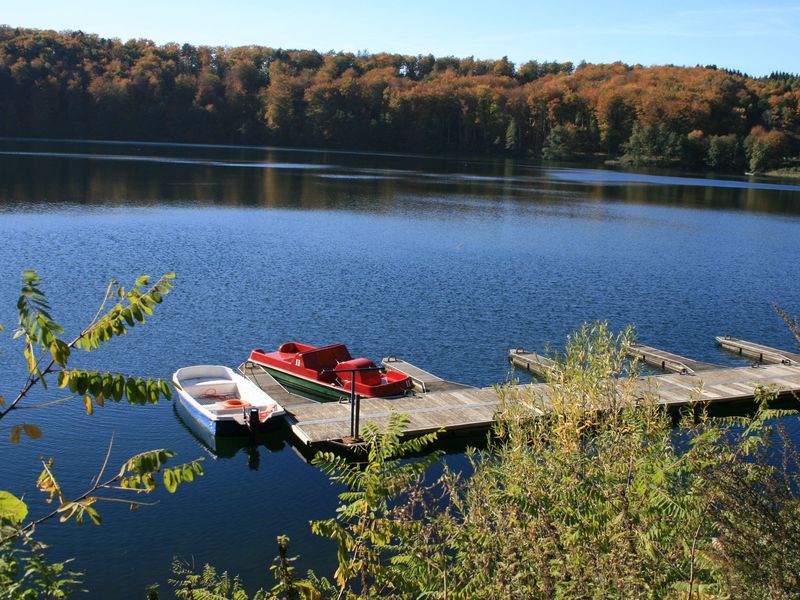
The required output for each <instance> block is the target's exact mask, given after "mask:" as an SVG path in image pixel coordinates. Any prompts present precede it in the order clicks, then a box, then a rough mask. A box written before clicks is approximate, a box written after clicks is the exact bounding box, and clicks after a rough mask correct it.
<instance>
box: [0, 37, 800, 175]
mask: <svg viewBox="0 0 800 600" xmlns="http://www.w3.org/2000/svg"><path fill="white" fill-rule="evenodd" d="M0 135H2V136H24V137H48V138H50V137H63V138H96V139H119V140H125V139H130V140H161V141H166V140H168V141H185V142H212V143H245V144H280V145H292V146H315V147H331V148H352V149H374V150H396V151H405V152H459V153H484V154H498V155H500V154H508V155H525V156H534V157H539V156H543V157H544V158H550V159H573V158H582V159H585V158H620V159H621V160H622V161H623V162H629V163H634V164H663V165H679V166H686V167H691V168H700V167H702V168H710V169H714V170H740V171H741V170H749V171H766V170H769V169H773V168H776V167H791V166H792V165H797V164H798V163H799V162H800V158H797V157H798V155H800V76H797V75H791V74H787V73H773V74H772V75H770V76H769V77H762V78H753V77H748V76H746V75H744V74H742V73H738V72H732V71H728V70H723V69H718V68H716V67H715V66H713V65H712V66H705V67H700V66H697V67H675V66H654V67H643V66H640V65H633V66H631V65H626V64H623V63H619V62H618V63H613V64H589V63H581V64H579V65H574V64H573V63H569V62H567V63H558V62H537V61H530V62H527V63H524V64H521V65H515V64H514V63H512V62H510V61H509V60H508V59H507V58H505V57H504V58H502V59H500V60H478V59H475V58H472V57H468V58H454V57H439V58H436V57H434V56H432V55H427V56H404V55H400V54H385V53H379V54H369V53H359V54H351V53H341V52H340V53H333V52H329V53H319V52H316V51H306V50H282V49H273V48H268V47H261V46H246V47H238V48H223V47H215V48H212V47H207V46H192V45H190V44H183V45H179V44H165V45H156V44H154V43H153V42H151V41H149V40H143V39H139V40H129V41H127V42H122V41H120V40H118V39H105V38H102V37H99V36H97V35H91V34H85V33H83V32H81V31H66V32H54V31H41V30H33V29H21V28H14V27H8V26H0ZM793 157H795V158H793Z"/></svg>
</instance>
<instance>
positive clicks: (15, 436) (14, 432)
mask: <svg viewBox="0 0 800 600" xmlns="http://www.w3.org/2000/svg"><path fill="white" fill-rule="evenodd" d="M21 433H22V425H14V427H12V428H11V443H12V444H19V436H20V434H21Z"/></svg>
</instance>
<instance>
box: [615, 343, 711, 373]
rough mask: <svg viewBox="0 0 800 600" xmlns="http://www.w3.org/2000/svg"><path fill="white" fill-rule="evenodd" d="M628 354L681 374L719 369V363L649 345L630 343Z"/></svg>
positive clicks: (649, 363) (662, 368)
mask: <svg viewBox="0 0 800 600" xmlns="http://www.w3.org/2000/svg"><path fill="white" fill-rule="evenodd" d="M628 355H629V356H632V357H634V358H638V359H639V360H641V361H642V362H643V363H645V364H648V365H651V366H654V367H659V368H660V369H661V370H662V371H672V372H673V373H681V374H683V375H694V374H695V373H698V372H699V371H710V370H713V369H721V368H722V367H720V366H719V365H712V364H711V363H704V362H700V361H699V360H693V359H691V358H686V357H685V356H680V355H679V354H673V353H672V352H667V351H665V350H659V349H658V348H653V347H651V346H644V345H642V344H631V347H630V349H629V350H628Z"/></svg>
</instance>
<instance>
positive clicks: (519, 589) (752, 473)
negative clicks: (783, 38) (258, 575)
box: [173, 317, 800, 599]
mask: <svg viewBox="0 0 800 600" xmlns="http://www.w3.org/2000/svg"><path fill="white" fill-rule="evenodd" d="M787 319H788V317H787ZM789 321H790V324H792V325H793V326H794V327H795V328H797V325H798V323H797V321H796V320H795V321H792V320H791V319H789ZM795 331H796V332H797V329H795ZM799 335H800V334H799ZM798 339H799V340H800V337H799V338H798ZM629 343H630V336H629V334H623V335H621V336H618V337H616V338H615V337H614V336H612V335H611V334H610V333H609V332H608V330H607V329H606V327H605V326H604V325H595V326H594V327H584V328H582V329H581V330H580V331H579V332H577V333H576V334H575V335H574V336H572V337H571V338H570V339H569V341H568V344H567V350H566V354H565V356H564V357H562V358H561V360H559V362H558V364H557V367H556V368H555V369H554V371H553V373H552V380H551V382H552V384H553V385H552V387H551V395H550V398H549V405H550V407H551V408H550V409H548V410H547V411H546V412H545V413H544V414H543V413H542V412H541V409H543V408H544V404H543V402H544V400H543V399H542V398H540V397H536V396H534V395H530V394H526V393H524V392H523V393H521V394H517V393H516V392H514V391H512V390H511V389H502V390H500V391H501V393H502V395H503V399H504V402H503V405H502V406H503V408H502V414H501V415H500V420H499V423H498V425H497V428H496V430H495V432H494V433H495V436H494V438H493V441H492V442H491V444H490V447H489V448H488V450H486V451H484V452H474V453H472V454H471V459H472V463H473V467H474V474H473V475H472V476H471V477H470V478H468V479H462V478H460V477H459V476H458V475H457V474H455V473H451V472H449V471H448V470H447V469H444V473H443V474H442V475H441V476H438V477H436V478H435V480H433V481H430V480H426V479H425V477H424V473H425V472H426V471H427V470H428V468H429V467H430V466H431V465H432V464H433V463H434V462H435V460H436V455H435V454H433V455H429V456H427V457H426V458H422V459H409V460H404V461H402V460H399V458H400V457H401V456H402V455H403V454H404V453H405V452H408V451H412V452H418V451H419V450H420V449H421V447H422V446H424V445H425V444H427V443H429V442H430V441H431V438H430V437H428V438H420V439H417V440H415V441H410V442H409V441H406V442H403V441H401V439H400V433H401V431H402V426H403V423H404V420H403V418H402V417H399V416H396V415H395V416H394V417H393V419H392V420H391V422H390V423H389V426H388V427H387V428H386V430H385V431H379V430H378V429H377V428H375V427H374V426H370V427H368V428H367V430H366V431H367V432H366V439H367V440H368V442H369V456H368V460H367V462H366V464H364V465H352V464H349V463H347V462H345V461H344V460H342V459H340V458H337V457H335V456H333V455H331V454H322V455H320V456H318V457H317V459H316V464H317V465H319V466H320V467H321V468H323V469H324V470H325V471H326V472H328V473H329V474H330V475H331V476H332V478H333V480H334V481H337V482H339V483H342V484H344V485H345V486H346V487H347V491H345V492H344V493H342V494H341V495H340V499H341V505H340V508H339V509H338V511H337V513H336V516H335V517H334V518H331V519H328V520H324V521H320V522H316V523H313V524H312V529H313V530H314V531H315V532H316V533H318V534H319V535H322V536H325V537H329V538H331V539H333V540H335V541H336V543H337V545H338V554H337V556H338V560H339V567H338V569H337V570H336V572H335V573H334V575H333V578H332V579H331V580H328V579H325V578H320V577H319V576H317V575H315V574H313V573H309V574H308V576H307V577H306V578H298V577H297V576H296V574H295V573H294V571H293V568H292V566H291V560H292V559H290V558H288V555H287V549H286V539H285V538H281V539H280V540H279V556H278V558H277V559H276V563H275V565H274V566H273V568H272V571H273V573H274V574H275V576H276V579H277V584H276V586H275V587H274V588H273V589H272V590H270V591H260V592H258V593H257V594H256V595H255V596H254V598H260V599H261V598H362V597H363V598H372V597H380V596H392V597H401V598H453V599H455V598H496V599H501V598H502V599H505V598H520V599H522V598H631V597H636V598H640V597H646V598H687V599H691V598H795V597H797V595H798V590H800V519H799V518H798V517H800V498H798V489H800V487H798V486H799V485H800V470H798V469H800V465H798V454H797V451H796V449H794V448H793V446H792V444H791V442H790V440H789V439H788V438H787V436H786V433H785V432H784V431H783V429H782V426H781V421H778V420H774V419H773V417H777V416H782V415H783V416H785V415H786V413H779V412H776V411H773V410H770V409H769V408H768V407H767V403H768V400H769V399H770V397H771V395H770V393H769V391H768V390H764V391H763V393H762V395H761V396H760V404H759V410H758V412H757V413H756V414H755V415H754V416H752V417H748V418H730V419H725V420H712V419H709V418H707V417H706V416H705V415H703V414H700V415H699V417H698V416H697V415H687V416H686V417H685V418H684V419H683V420H682V422H681V424H680V426H679V427H678V428H677V429H676V428H675V427H674V425H673V422H672V419H671V418H670V417H669V416H668V415H666V414H665V413H664V412H663V410H662V409H660V408H659V407H658V406H656V405H655V403H654V402H653V401H652V399H650V398H648V397H647V394H645V395H644V397H641V396H640V394H639V393H637V392H635V390H634V382H633V376H634V375H635V373H631V372H629V371H627V368H628V367H627V366H626V362H625V358H624V356H625V352H624V351H625V347H626V346H627V344H629ZM620 375H622V376H623V378H622V380H619V381H615V380H614V378H616V377H617V376H620ZM173 583H174V585H175V586H176V591H177V593H178V596H179V597H182V598H194V599H200V598H237V599H245V598H248V597H249V596H248V595H247V593H246V592H245V591H244V588H243V586H242V582H241V581H239V580H238V579H235V578H234V579H232V578H230V577H229V576H228V575H227V574H222V575H220V574H218V573H217V572H216V571H215V570H214V569H213V567H209V566H207V567H206V568H205V569H204V570H203V571H202V572H201V573H193V572H192V571H191V570H190V569H187V568H186V567H185V566H181V565H178V566H177V568H176V580H175V581H174V582H173Z"/></svg>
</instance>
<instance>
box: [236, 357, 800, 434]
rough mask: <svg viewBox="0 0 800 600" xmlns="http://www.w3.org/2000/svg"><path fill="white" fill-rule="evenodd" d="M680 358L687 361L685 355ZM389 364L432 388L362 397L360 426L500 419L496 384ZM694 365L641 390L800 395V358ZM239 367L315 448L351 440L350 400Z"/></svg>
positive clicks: (681, 402)
mask: <svg viewBox="0 0 800 600" xmlns="http://www.w3.org/2000/svg"><path fill="white" fill-rule="evenodd" d="M772 350H774V349H772ZM779 353H780V352H779ZM529 354H530V355H533V356H535V357H538V356H539V355H537V354H536V353H525V352H524V351H522V352H517V351H515V350H512V351H511V352H510V358H511V360H512V361H513V362H514V363H515V364H519V365H522V364H523V362H524V361H525V360H528V359H529V357H528V356H527V355H529ZM668 354H669V353H668ZM781 354H782V353H781ZM669 356H678V355H669ZM678 358H681V359H682V358H684V357H678ZM775 358H777V357H775ZM532 360H534V361H535V360H538V359H536V358H533V359H532ZM665 360H666V359H665ZM670 360H673V359H670ZM679 362H681V363H684V364H685V361H684V360H681V361H679ZM384 364H387V365H389V366H390V367H391V368H393V369H397V370H401V371H403V372H405V373H407V374H409V375H410V376H411V377H412V378H414V380H415V384H417V385H418V386H419V388H420V390H427V391H414V392H413V393H411V394H410V395H407V396H404V397H400V398H391V399H387V398H363V399H361V400H360V422H361V424H362V426H363V424H364V423H366V422H367V421H373V422H376V423H378V424H384V423H385V422H386V421H387V420H388V417H389V415H390V414H391V412H392V411H395V412H399V413H405V414H407V415H408V417H409V424H408V428H407V430H406V434H407V435H420V434H423V433H427V432H430V431H439V430H442V431H445V432H448V433H456V434H457V433H461V432H463V433H475V432H477V431H485V430H487V429H489V428H490V427H491V425H492V423H493V422H494V418H495V414H496V412H497V410H498V408H499V403H500V400H499V397H498V393H497V390H496V389H495V388H493V387H486V388H474V387H470V386H466V385H463V384H457V383H453V382H448V381H446V380H444V379H442V378H440V377H436V376H435V375H433V374H431V373H429V372H427V371H425V370H423V369H420V368H419V367H416V366H414V365H412V364H410V363H408V362H406V361H402V360H399V359H396V358H389V359H384ZM542 364H546V363H541V362H540V363H537V365H539V366H537V367H536V368H541V365H542ZM688 366H690V367H691V369H692V374H690V373H689V372H688V371H681V372H676V373H672V374H668V375H652V376H648V377H641V378H639V379H638V381H637V388H638V393H641V394H644V393H650V394H653V395H654V397H655V398H656V399H657V401H658V402H659V403H660V404H662V405H664V406H667V407H670V408H674V407H682V406H688V405H693V404H697V403H714V404H716V403H730V402H741V401H752V400H753V399H754V397H755V394H756V392H757V390H758V389H759V388H761V387H767V388H772V389H774V390H775V391H777V392H779V393H780V394H781V395H784V396H785V395H789V394H800V362H797V363H792V364H784V363H782V362H774V363H773V364H765V365H758V366H745V367H736V368H722V367H714V366H713V365H709V364H708V363H700V362H698V361H691V362H690V363H688ZM695 367H697V368H695ZM240 371H241V372H242V373H243V374H244V375H245V376H246V377H248V378H249V379H251V380H252V381H254V382H255V383H256V384H257V385H259V387H261V388H262V389H264V390H265V391H266V392H268V393H269V394H271V395H272V396H273V397H275V399H276V400H278V402H279V403H281V404H282V405H284V406H285V407H286V409H287V412H288V413H289V414H288V420H289V425H290V427H291V429H292V432H293V433H294V435H295V436H296V437H297V438H298V440H300V441H301V442H302V443H303V444H305V445H307V446H312V447H317V446H320V445H325V444H330V443H334V444H337V443H338V444H341V443H342V441H343V440H347V439H349V436H350V427H351V407H350V404H349V403H348V402H339V403H337V402H325V403H320V402H314V401H312V400H308V399H306V398H304V397H301V396H297V395H295V394H292V393H290V392H288V391H286V390H285V389H284V388H283V387H282V386H281V385H280V384H279V383H278V382H277V381H276V380H275V379H273V378H272V377H271V376H270V375H269V374H268V373H267V372H266V371H264V370H263V369H261V368H260V367H258V366H256V365H253V364H251V363H244V364H243V365H242V366H241V367H240ZM518 387H520V388H526V389H527V390H528V391H529V392H530V393H533V394H534V395H536V396H537V397H539V398H541V399H543V400H544V402H545V406H546V398H547V392H548V389H549V387H548V385H547V384H544V383H539V384H531V385H527V386H518Z"/></svg>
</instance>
